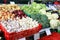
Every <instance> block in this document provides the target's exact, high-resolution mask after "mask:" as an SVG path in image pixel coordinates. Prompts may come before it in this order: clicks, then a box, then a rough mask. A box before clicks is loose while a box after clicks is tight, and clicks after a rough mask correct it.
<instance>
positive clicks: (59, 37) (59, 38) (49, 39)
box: [39, 32, 60, 40]
mask: <svg viewBox="0 0 60 40" xmlns="http://www.w3.org/2000/svg"><path fill="white" fill-rule="evenodd" d="M39 40H60V34H59V33H56V32H53V33H52V34H51V35H49V36H45V37H43V38H40V39H39Z"/></svg>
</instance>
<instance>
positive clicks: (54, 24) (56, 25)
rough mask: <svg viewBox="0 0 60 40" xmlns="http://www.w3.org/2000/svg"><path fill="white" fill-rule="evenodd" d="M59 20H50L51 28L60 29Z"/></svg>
mask: <svg viewBox="0 0 60 40" xmlns="http://www.w3.org/2000/svg"><path fill="white" fill-rule="evenodd" d="M58 22H59V20H53V19H52V20H50V26H51V28H57V27H58Z"/></svg>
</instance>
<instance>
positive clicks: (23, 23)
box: [1, 17, 38, 32]
mask: <svg viewBox="0 0 60 40" xmlns="http://www.w3.org/2000/svg"><path fill="white" fill-rule="evenodd" d="M1 23H2V25H4V27H5V28H6V30H7V31H8V32H19V31H23V30H28V29H32V28H34V27H37V26H38V22H37V21H36V20H33V19H32V18H30V17H26V18H24V17H23V18H22V19H19V18H18V17H17V18H16V19H14V20H10V19H9V20H8V21H6V20H5V21H4V20H3V21H1Z"/></svg>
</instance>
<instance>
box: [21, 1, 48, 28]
mask: <svg viewBox="0 0 60 40" xmlns="http://www.w3.org/2000/svg"><path fill="white" fill-rule="evenodd" d="M21 9H22V10H23V11H24V12H25V14H26V15H28V16H29V17H31V18H33V19H34V20H36V21H38V22H39V23H41V24H42V26H43V28H46V27H49V20H48V17H47V16H46V15H45V14H46V10H47V8H46V5H45V4H37V3H35V2H34V3H32V4H31V5H25V6H23V7H22V8H21Z"/></svg>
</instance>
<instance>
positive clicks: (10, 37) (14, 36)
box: [0, 23, 42, 40]
mask: <svg viewBox="0 0 60 40" xmlns="http://www.w3.org/2000/svg"><path fill="white" fill-rule="evenodd" d="M41 28H42V25H41V24H39V25H38V26H37V27H35V28H32V29H28V30H24V31H20V32H13V33H9V32H7V30H6V29H5V28H4V27H3V25H2V24H1V23H0V29H1V31H3V32H4V36H5V38H6V40H18V39H20V38H23V37H28V36H31V35H33V34H35V33H37V32H38V31H39V30H40V29H41Z"/></svg>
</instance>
